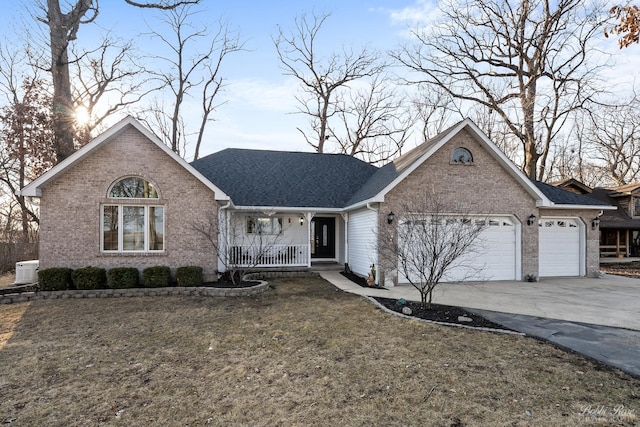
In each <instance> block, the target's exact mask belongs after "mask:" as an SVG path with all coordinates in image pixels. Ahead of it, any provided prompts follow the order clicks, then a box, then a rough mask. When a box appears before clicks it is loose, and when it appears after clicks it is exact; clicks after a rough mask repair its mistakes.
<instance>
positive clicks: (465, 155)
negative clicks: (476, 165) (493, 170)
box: [451, 147, 473, 165]
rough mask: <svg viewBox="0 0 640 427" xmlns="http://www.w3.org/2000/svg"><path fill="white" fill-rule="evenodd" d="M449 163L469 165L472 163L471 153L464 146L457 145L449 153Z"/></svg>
mask: <svg viewBox="0 0 640 427" xmlns="http://www.w3.org/2000/svg"><path fill="white" fill-rule="evenodd" d="M451 163H456V164H461V165H469V164H471V163H473V155H472V154H471V151H469V150H467V149H466V148H464V147H458V148H456V149H455V150H453V152H452V153H451Z"/></svg>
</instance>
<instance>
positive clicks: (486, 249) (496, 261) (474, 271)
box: [443, 217, 517, 282]
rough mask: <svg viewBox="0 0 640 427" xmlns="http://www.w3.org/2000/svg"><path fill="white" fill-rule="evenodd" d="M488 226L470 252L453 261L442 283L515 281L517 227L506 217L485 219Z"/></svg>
mask: <svg viewBox="0 0 640 427" xmlns="http://www.w3.org/2000/svg"><path fill="white" fill-rule="evenodd" d="M486 221H487V223H488V227H487V228H486V229H485V230H484V231H483V232H482V234H481V235H480V237H479V238H478V245H477V247H476V249H475V250H474V252H473V253H471V254H468V255H465V256H462V257H461V258H460V259H459V260H458V261H456V262H454V264H453V266H452V267H451V269H450V270H449V271H448V272H447V273H446V274H445V276H444V278H443V281H450V282H453V281H460V280H467V281H473V280H515V279H516V264H517V263H516V250H517V249H516V246H517V245H516V224H515V222H514V220H513V219H511V218H509V217H491V218H487V220H486Z"/></svg>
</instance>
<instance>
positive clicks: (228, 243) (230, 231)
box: [191, 213, 283, 285]
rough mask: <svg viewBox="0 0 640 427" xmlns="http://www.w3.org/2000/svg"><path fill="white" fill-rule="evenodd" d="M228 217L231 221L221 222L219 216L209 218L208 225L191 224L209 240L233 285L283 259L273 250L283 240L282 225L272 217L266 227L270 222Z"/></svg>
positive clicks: (251, 218) (242, 217) (239, 216)
mask: <svg viewBox="0 0 640 427" xmlns="http://www.w3.org/2000/svg"><path fill="white" fill-rule="evenodd" d="M227 215H228V220H221V221H219V220H218V217H217V215H214V214H210V215H207V218H208V219H207V220H206V221H202V222H192V223H191V227H192V229H193V230H194V231H196V232H197V233H198V234H200V235H202V236H204V237H205V238H206V239H207V241H208V242H209V243H210V244H211V246H212V247H213V249H214V250H215V252H216V254H217V257H218V259H219V260H220V262H221V263H222V265H224V268H225V270H226V271H227V272H228V273H229V276H230V279H231V281H232V282H233V284H234V285H239V284H240V283H241V282H242V280H243V277H244V276H245V275H246V274H248V273H250V272H251V271H255V269H256V268H257V267H258V266H259V265H261V264H263V263H264V262H265V260H266V259H267V258H269V257H274V256H276V257H277V256H279V255H280V254H278V253H276V252H277V251H275V248H274V246H275V245H276V243H277V242H278V241H279V239H280V237H281V236H282V232H283V228H282V226H283V224H282V222H281V221H280V220H279V219H278V218H275V217H269V218H268V220H269V221H270V224H269V225H267V224H266V219H267V218H255V217H247V216H243V215H234V214H229V213H227ZM227 215H225V217H226V216H227Z"/></svg>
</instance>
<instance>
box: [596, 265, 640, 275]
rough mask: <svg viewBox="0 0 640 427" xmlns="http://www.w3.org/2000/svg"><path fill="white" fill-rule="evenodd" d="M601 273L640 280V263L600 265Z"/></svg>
mask: <svg viewBox="0 0 640 427" xmlns="http://www.w3.org/2000/svg"><path fill="white" fill-rule="evenodd" d="M600 271H602V272H603V273H607V274H617V275H618V276H627V277H633V278H640V261H632V262H621V263H615V264H613V263H612V264H604V263H603V264H600Z"/></svg>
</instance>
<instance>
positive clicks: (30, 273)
mask: <svg viewBox="0 0 640 427" xmlns="http://www.w3.org/2000/svg"><path fill="white" fill-rule="evenodd" d="M39 266H40V261H38V260H37V259H36V260H32V261H20V262H17V263H16V281H15V282H14V283H13V284H14V285H26V284H29V283H36V282H37V281H38V267H39Z"/></svg>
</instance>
